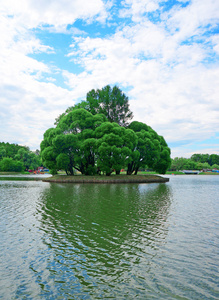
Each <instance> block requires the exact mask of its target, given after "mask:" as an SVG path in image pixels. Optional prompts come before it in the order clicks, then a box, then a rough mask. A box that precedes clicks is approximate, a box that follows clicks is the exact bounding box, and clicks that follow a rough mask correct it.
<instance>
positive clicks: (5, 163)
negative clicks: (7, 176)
mask: <svg viewBox="0 0 219 300" xmlns="http://www.w3.org/2000/svg"><path fill="white" fill-rule="evenodd" d="M0 165H1V169H4V171H6V172H7V171H13V172H21V171H23V170H25V169H36V168H37V167H38V166H40V165H41V159H40V155H39V152H38V154H36V153H34V152H31V151H30V150H29V148H28V147H24V146H19V145H16V144H9V143H0ZM12 169H13V170H12ZM2 171H3V170H2Z"/></svg>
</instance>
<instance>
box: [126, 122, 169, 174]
mask: <svg viewBox="0 0 219 300" xmlns="http://www.w3.org/2000/svg"><path fill="white" fill-rule="evenodd" d="M128 128H130V129H132V130H133V131H134V132H135V133H136V135H137V138H138V142H137V146H136V147H135V149H134V151H133V152H132V159H130V162H129V164H128V170H127V174H128V175H130V174H132V173H133V172H135V174H137V173H138V170H139V168H142V167H144V166H145V165H147V166H148V167H149V168H152V169H153V170H155V171H156V172H159V173H165V172H166V170H167V169H168V167H169V166H170V162H171V159H170V149H169V148H168V146H167V144H166V142H165V140H164V138H163V137H162V136H159V135H158V134H157V133H156V132H155V131H154V130H153V129H152V128H151V127H150V126H148V125H146V124H144V123H142V122H138V121H134V122H132V123H131V124H130V125H129V127H128Z"/></svg>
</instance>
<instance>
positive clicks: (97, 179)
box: [43, 175, 169, 183]
mask: <svg viewBox="0 0 219 300" xmlns="http://www.w3.org/2000/svg"><path fill="white" fill-rule="evenodd" d="M43 181H44V182H59V183H164V182H168V181H169V178H164V177H161V176H158V175H129V176H127V175H111V176H84V175H74V176H67V175H54V176H52V177H48V178H45V179H43Z"/></svg>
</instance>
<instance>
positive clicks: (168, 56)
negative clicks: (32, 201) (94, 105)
mask: <svg viewBox="0 0 219 300" xmlns="http://www.w3.org/2000/svg"><path fill="white" fill-rule="evenodd" d="M218 21H219V1H218V0H208V1H206V0H188V1H187V0H179V1H175V0H162V1H161V0H123V1H118V0H92V1H90V0H83V1H81V0H37V1H35V0H19V1H16V0H7V1H5V0H0V36H1V38H0V142H5V143H6V142H9V143H15V144H19V145H25V146H28V147H29V148H30V149H31V150H36V149H40V142H41V141H42V139H43V134H44V132H45V131H46V130H47V129H48V128H51V127H54V122H55V118H57V117H58V116H59V115H60V114H61V113H63V112H64V111H65V110H66V109H67V108H68V107H69V106H73V105H74V104H76V103H79V102H80V101H82V100H85V99H86V94H87V93H88V92H89V91H90V90H91V89H101V88H103V87H104V86H106V85H108V84H109V85H111V86H112V87H113V86H114V85H117V86H118V87H119V88H120V89H121V90H122V91H123V92H124V93H125V95H126V96H128V98H129V104H130V110H131V111H132V112H133V114H134V118H133V120H137V121H140V122H144V123H146V124H147V125H149V126H151V127H152V128H153V129H154V130H155V131H156V132H157V133H158V134H159V135H162V136H163V137H164V138H165V140H166V142H167V143H168V146H169V147H170V149H171V157H172V158H174V157H190V156H191V155H192V154H194V153H209V154H212V153H215V154H219V59H218V58H219V22H218Z"/></svg>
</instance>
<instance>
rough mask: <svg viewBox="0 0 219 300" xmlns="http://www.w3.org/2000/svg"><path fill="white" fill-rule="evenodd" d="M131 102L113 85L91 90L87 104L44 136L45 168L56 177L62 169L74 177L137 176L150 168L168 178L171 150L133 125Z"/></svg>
mask: <svg viewBox="0 0 219 300" xmlns="http://www.w3.org/2000/svg"><path fill="white" fill-rule="evenodd" d="M132 118H133V114H132V112H131V111H130V109H129V104H128V97H126V96H125V94H124V93H122V91H121V90H120V89H119V88H118V87H117V86H114V87H113V88H111V87H110V86H109V85H107V86H106V87H104V88H103V89H101V90H99V89H98V90H91V91H90V92H88V93H87V97H86V100H85V101H82V102H81V103H79V104H76V105H75V106H72V107H69V108H68V109H67V110H66V111H65V112H64V113H63V114H62V115H60V116H59V117H58V118H57V119H56V122H55V125H56V127H55V128H49V129H48V130H47V131H46V132H45V133H44V139H43V141H42V142H41V145H40V148H41V156H42V161H43V164H44V165H45V166H46V167H48V168H49V169H50V170H51V172H52V173H53V174H55V173H56V172H57V170H59V169H62V170H65V171H66V174H69V175H73V174H74V170H78V171H79V172H81V173H82V174H85V175H95V174H105V175H110V174H111V173H112V172H115V173H116V174H119V173H120V170H121V169H126V171H127V175H131V174H133V173H134V174H137V173H138V170H139V169H140V168H142V167H145V166H146V165H147V166H148V167H150V168H152V169H153V170H155V171H156V172H159V173H162V174H164V173H165V172H166V170H167V169H168V168H169V167H170V163H171V159H170V149H169V147H168V145H167V143H166V141H165V139H164V138H163V137H162V136H160V135H158V134H157V133H156V132H155V131H154V130H153V129H152V128H151V127H150V126H148V125H146V124H144V123H141V122H137V121H134V122H132V123H130V121H131V119H132Z"/></svg>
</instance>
